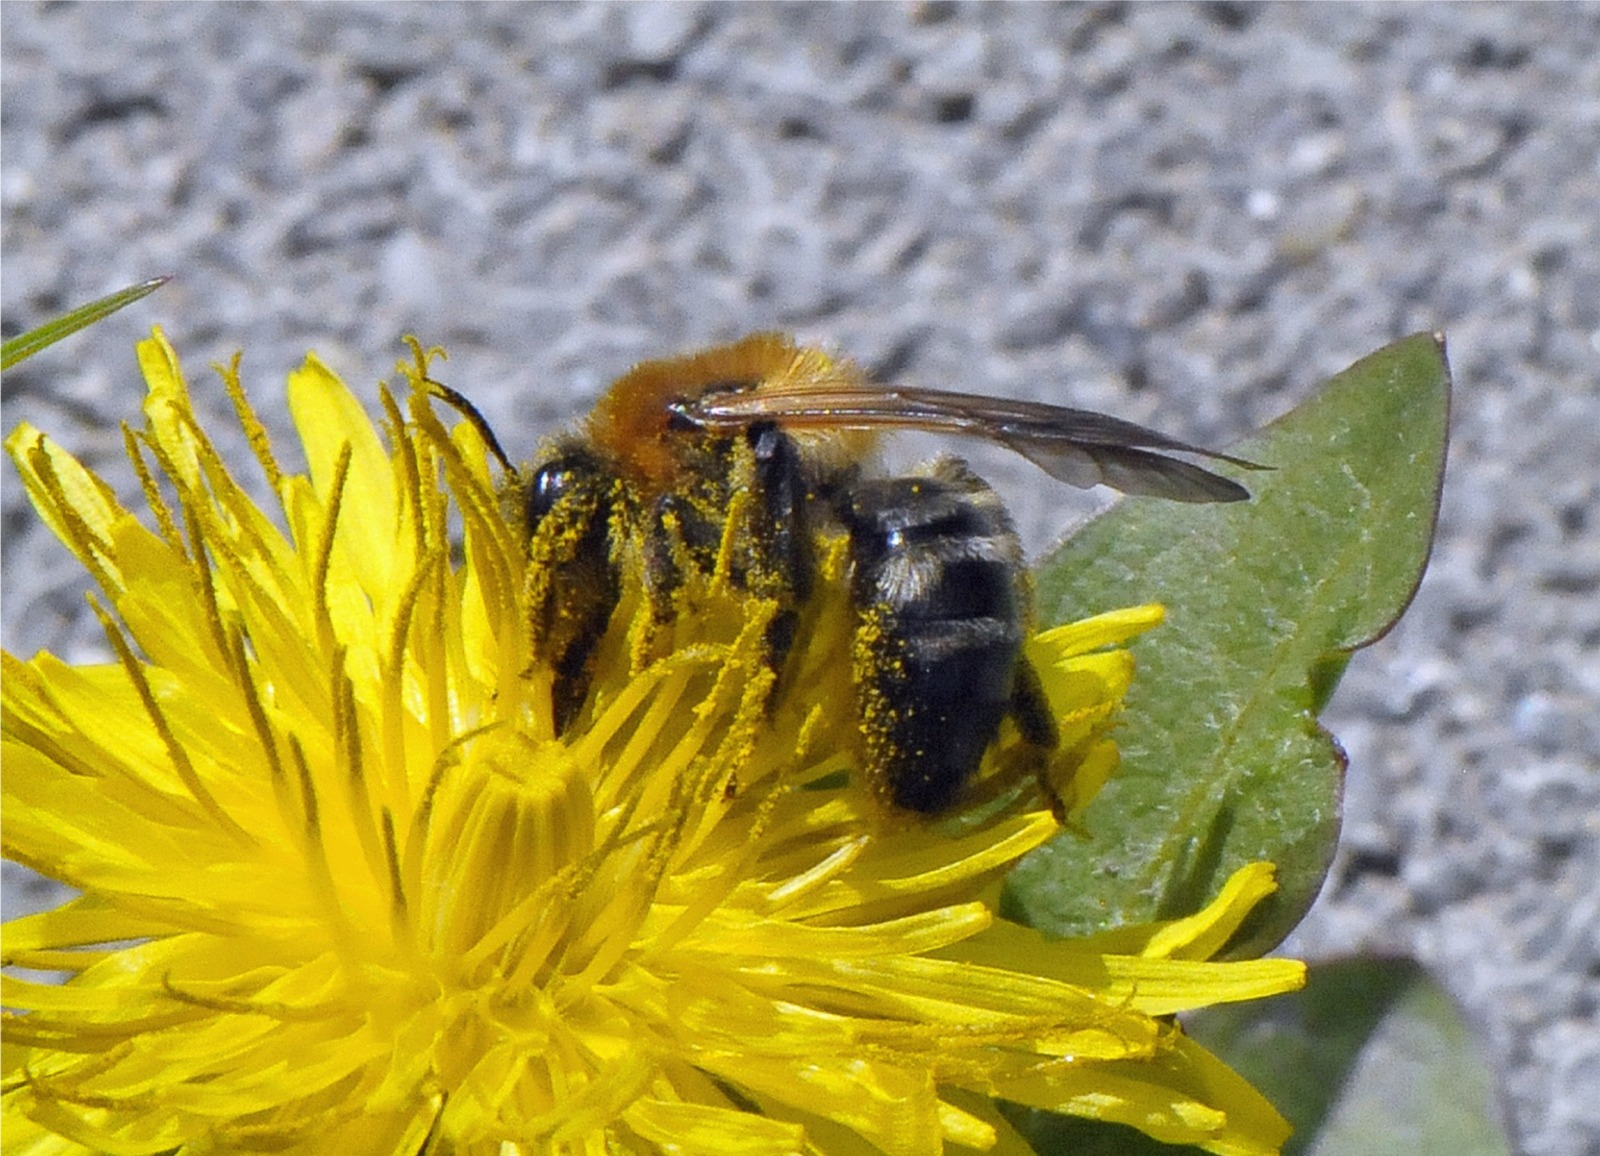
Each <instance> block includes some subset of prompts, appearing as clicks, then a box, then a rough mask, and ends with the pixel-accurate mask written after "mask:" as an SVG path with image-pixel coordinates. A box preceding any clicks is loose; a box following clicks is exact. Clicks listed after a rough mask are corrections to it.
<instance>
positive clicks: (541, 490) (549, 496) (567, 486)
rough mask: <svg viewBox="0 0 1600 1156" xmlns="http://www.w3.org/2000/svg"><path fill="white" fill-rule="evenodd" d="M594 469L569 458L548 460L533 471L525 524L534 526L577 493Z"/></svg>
mask: <svg viewBox="0 0 1600 1156" xmlns="http://www.w3.org/2000/svg"><path fill="white" fill-rule="evenodd" d="M594 473H595V471H594V467H593V466H592V465H590V464H589V463H587V462H584V461H580V460H576V459H573V458H569V457H560V458H556V459H554V460H553V461H548V462H546V463H545V464H544V465H542V466H540V467H539V468H538V469H537V470H536V471H534V475H533V479H532V480H531V481H530V482H529V483H528V522H529V524H531V525H537V524H538V522H539V520H540V519H541V518H543V517H545V516H546V515H548V514H549V513H550V512H551V511H552V510H554V509H555V508H556V506H557V505H558V504H560V502H561V501H562V500H563V499H565V498H569V497H571V496H573V495H574V494H577V493H579V492H580V491H581V490H582V489H583V487H584V485H585V483H586V482H588V481H589V479H590V478H592V477H593V476H594Z"/></svg>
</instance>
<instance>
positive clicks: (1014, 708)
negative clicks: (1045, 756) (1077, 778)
mask: <svg viewBox="0 0 1600 1156" xmlns="http://www.w3.org/2000/svg"><path fill="white" fill-rule="evenodd" d="M1011 721H1013V722H1014V723H1016V724H1017V730H1018V731H1020V732H1021V733H1022V737H1023V738H1024V739H1025V740H1026V741H1027V742H1028V743H1030V744H1031V745H1033V746H1036V747H1043V748H1044V749H1045V750H1047V751H1053V750H1055V749H1056V745H1057V744H1058V743H1060V741H1061V731H1060V730H1059V729H1058V728H1057V727H1056V718H1055V715H1053V714H1051V713H1050V700H1049V699H1048V698H1047V697H1045V693H1044V682H1043V681H1042V680H1041V679H1040V678H1039V672H1038V671H1037V670H1035V669H1034V666H1033V663H1031V662H1029V661H1028V660H1027V658H1026V657H1023V658H1020V659H1018V660H1017V678H1016V682H1015V683H1013V684H1012V687H1011Z"/></svg>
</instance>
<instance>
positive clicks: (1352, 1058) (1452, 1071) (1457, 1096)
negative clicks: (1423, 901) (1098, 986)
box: [1184, 960, 1511, 1156]
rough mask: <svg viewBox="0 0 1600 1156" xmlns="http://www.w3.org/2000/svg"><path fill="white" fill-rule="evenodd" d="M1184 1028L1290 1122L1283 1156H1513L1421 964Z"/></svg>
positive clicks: (1485, 1081)
mask: <svg viewBox="0 0 1600 1156" xmlns="http://www.w3.org/2000/svg"><path fill="white" fill-rule="evenodd" d="M1184 1018H1185V1026H1186V1028H1187V1029H1188V1031H1189V1033H1190V1034H1191V1035H1192V1036H1194V1038H1195V1039H1196V1040H1198V1041H1199V1042H1200V1043H1202V1044H1204V1045H1205V1046H1206V1047H1208V1048H1210V1049H1211V1050H1212V1051H1214V1052H1216V1053H1217V1054H1218V1055H1219V1056H1221V1057H1222V1058H1223V1059H1224V1060H1226V1061H1227V1063H1228V1065H1229V1066H1230V1067H1232V1068H1233V1069H1234V1070H1235V1071H1237V1072H1238V1073H1239V1074H1240V1075H1242V1076H1244V1077H1245V1078H1246V1079H1248V1080H1249V1081H1250V1082H1251V1083H1252V1084H1254V1085H1255V1086H1256V1087H1257V1088H1259V1089H1260V1090H1261V1091H1262V1092H1263V1093H1265V1094H1266V1096H1267V1097H1268V1099H1270V1100H1272V1102H1273V1103H1274V1104H1275V1105H1277V1107H1278V1110H1279V1111H1281V1112H1282V1113H1283V1114H1284V1115H1285V1116H1287V1117H1288V1118H1289V1121H1290V1123H1292V1124H1293V1125H1294V1135H1293V1137H1291V1138H1290V1141H1289V1143H1288V1144H1287V1145H1285V1146H1284V1149H1283V1150H1284V1153H1285V1156H1299V1154H1306V1156H1365V1154H1367V1153H1371V1152H1405V1153H1411V1154H1415V1156H1508V1154H1509V1153H1510V1151H1511V1145H1510V1143H1509V1142H1508V1141H1507V1139H1506V1136H1505V1134H1504V1132H1503V1131H1502V1130H1501V1128H1500V1126H1499V1124H1498V1123H1497V1122H1496V1119H1495V1115H1494V1101H1493V1095H1492V1089H1493V1087H1494V1083H1493V1077H1492V1075H1491V1073H1490V1071H1489V1068H1488V1065H1487V1064H1486V1063H1485V1062H1484V1059H1483V1057H1482V1055H1481V1054H1480V1052H1479V1050H1478V1048H1477V1045H1476V1042H1475V1041H1474V1040H1473V1038H1472V1035H1471V1033H1470V1032H1469V1031H1468V1029H1467V1026H1466V1024H1465V1023H1464V1022H1463V1021H1462V1018H1461V1015H1460V1012H1459V1011H1458V1010H1457V1009H1456V1007H1455V1005H1454V1004H1453V1003H1451V1002H1450V998H1449V997H1448V996H1447V995H1445V993H1444V992H1443V991H1441V990H1440V989H1439V987H1438V986H1437V985H1436V984H1434V983H1433V981H1432V980H1431V979H1429V978H1428V976H1427V974H1426V973H1424V972H1423V971H1422V970H1421V969H1420V968H1418V967H1417V966H1416V965H1415V964H1412V963H1409V962H1400V961H1388V960H1383V961H1370V960H1351V961H1347V962H1342V963H1335V964H1328V965H1325V966H1322V967H1317V968H1313V969H1312V971H1311V974H1310V979H1309V981H1308V983H1307V985H1306V987H1305V990H1303V991H1299V992H1295V993H1294V994H1293V995H1285V996H1277V997H1275V998H1273V999H1270V1000H1261V1001H1259V1002H1257V1003H1252V1004H1236V1005H1232V1006H1228V1007H1215V1008H1208V1009H1206V1010H1205V1011H1204V1012H1200V1013H1196V1014H1194V1015H1192V1016H1186V1017H1184Z"/></svg>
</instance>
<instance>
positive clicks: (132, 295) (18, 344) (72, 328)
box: [0, 275, 172, 369]
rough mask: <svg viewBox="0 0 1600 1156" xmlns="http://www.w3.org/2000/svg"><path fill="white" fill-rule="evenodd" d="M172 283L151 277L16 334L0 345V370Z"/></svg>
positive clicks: (165, 279) (168, 277)
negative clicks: (35, 327)
mask: <svg viewBox="0 0 1600 1156" xmlns="http://www.w3.org/2000/svg"><path fill="white" fill-rule="evenodd" d="M170 280H172V277H171V276H170V275H168V276H165V277H152V278H151V279H150V280H148V281H142V282H140V283H139V284H137V285H130V286H129V287H128V288H126V289H123V290H120V291H118V292H116V293H112V294H110V295H109V296H106V297H102V298H100V300H98V301H91V302H89V304H87V305H80V306H79V307H78V308H76V309H74V310H73V311H72V312H71V313H67V314H64V315H63V316H61V317H57V318H56V319H55V320H54V321H47V322H45V323H44V324H43V325H41V326H39V327H38V328H37V329H30V330H28V332H26V333H23V334H19V335H18V336H16V337H13V338H12V339H11V340H10V341H7V342H6V343H5V344H4V345H0V369H10V368H11V367H12V366H13V365H15V364H17V362H19V361H23V360H25V359H27V358H29V357H32V356H33V355H34V354H35V353H38V352H39V351H40V350H41V349H44V348H46V347H47V346H50V345H54V344H55V343H56V342H58V341H60V340H61V339H62V338H63V337H70V336H71V335H72V334H74V333H76V332H78V330H80V329H87V328H88V327H89V326H91V325H93V324H94V323H95V322H96V321H99V320H101V319H102V318H105V317H110V316H111V315H112V314H113V313H115V312H116V311H117V310H118V309H121V308H122V307H123V306H124V305H132V304H133V303H134V302H135V301H137V300H139V298H141V297H144V296H147V295H148V294H151V293H154V292H155V291H156V290H157V289H159V288H161V286H163V285H165V284H166V283H167V282H168V281H170Z"/></svg>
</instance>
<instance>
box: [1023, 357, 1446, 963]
mask: <svg viewBox="0 0 1600 1156" xmlns="http://www.w3.org/2000/svg"><path fill="white" fill-rule="evenodd" d="M1449 399H1450V374H1449V368H1448V366H1447V364H1446V362H1445V358H1444V346H1443V341H1442V339H1440V338H1438V337H1435V336H1432V335H1429V334H1419V335H1416V336H1413V337H1409V338H1406V339H1405V340H1403V341H1400V342H1397V343H1396V344H1394V345H1391V346H1388V347H1387V348H1385V349H1382V350H1379V351H1378V352H1377V353H1375V354H1373V355H1372V356H1370V357H1367V358H1365V359H1364V360H1362V361H1360V362H1357V363H1356V364H1355V365H1354V366H1352V367H1351V368H1349V369H1347V370H1346V371H1345V372H1343V373H1341V374H1339V375H1338V376H1337V377H1335V378H1333V379H1332V380H1331V381H1329V382H1328V383H1327V384H1326V385H1325V386H1324V387H1323V388H1322V389H1321V390H1320V391H1319V392H1318V393H1317V394H1316V395H1315V396H1313V397H1312V398H1311V399H1310V400H1309V401H1307V402H1305V403H1304V404H1303V405H1301V406H1299V407H1298V408H1297V409H1295V410H1294V411H1292V412H1291V413H1289V414H1287V415H1285V416H1284V417H1283V418H1281V419H1279V420H1278V421H1276V422H1274V423H1273V424H1272V425H1271V426H1269V427H1268V428H1267V429H1266V430H1264V431H1262V432H1261V433H1260V434H1259V435H1257V436H1256V437H1254V438H1252V439H1250V440H1249V441H1247V442H1246V443H1245V444H1244V445H1242V446H1239V447H1238V448H1237V450H1236V451H1234V452H1237V453H1238V454H1240V455H1241V456H1243V457H1246V458H1248V459H1251V460H1254V461H1257V462H1261V463H1263V464H1265V465H1267V466H1269V467H1271V471H1270V472H1260V473H1252V474H1249V475H1248V476H1247V477H1244V478H1242V480H1243V481H1245V482H1246V484H1248V485H1249V486H1250V488H1251V490H1252V492H1253V495H1254V497H1253V499H1252V500H1251V501H1249V502H1238V503H1232V504H1228V505H1211V506H1193V505H1183V504H1180V503H1174V502H1166V503H1163V502H1159V501H1153V500H1149V499H1135V498H1129V499H1126V500H1124V501H1123V502H1121V503H1120V504H1119V505H1118V506H1117V507H1116V508H1115V509H1113V510H1111V511H1110V512H1109V513H1107V514H1106V515H1105V516H1103V517H1101V518H1099V519H1097V520H1096V521H1094V522H1093V523H1091V524H1090V525H1089V526H1088V527H1086V528H1085V529H1084V530H1083V531H1082V532H1081V533H1079V534H1078V535H1076V536H1075V537H1074V538H1072V540H1071V541H1069V542H1068V543H1066V545H1065V546H1064V547H1063V548H1062V549H1061V550H1060V551H1059V552H1058V553H1057V554H1056V555H1055V556H1054V557H1053V558H1052V559H1050V560H1049V561H1048V562H1046V563H1045V565H1044V566H1043V568H1042V569H1041V572H1040V574H1039V580H1038V590H1039V595H1038V605H1039V616H1040V621H1041V623H1042V624H1050V623H1057V622H1066V621H1070V620H1073V619H1077V618H1082V617H1085V616H1087V615H1089V614H1093V613H1096V612H1099V611H1103V610H1108V609H1111V608H1113V607H1118V606H1128V605H1133V604H1137V603H1143V602H1161V603H1164V604H1165V605H1166V607H1167V621H1166V623H1165V624H1164V625H1163V626H1162V627H1161V628H1160V629H1158V630H1155V631H1152V632H1151V633H1150V634H1148V635H1146V636H1144V637H1143V638H1141V639H1140V640H1139V641H1138V642H1137V643H1136V644H1135V645H1134V646H1133V651H1134V654H1135V656H1136V658H1137V661H1138V673H1137V674H1136V675H1135V678H1134V682H1133V688H1132V690H1131V691H1130V693H1129V695H1128V705H1127V711H1126V713H1125V715H1124V718H1123V724H1122V726H1121V727H1120V729H1119V730H1118V732H1117V742H1118V745H1119V746H1120V747H1121V750H1122V767H1121V769H1120V770H1119V771H1118V773H1117V775H1116V776H1115V777H1114V778H1113V779H1112V781H1111V782H1110V783H1109V784H1107V786H1106V788H1105V790H1104V791H1102V793H1101V795H1100V797H1099V798H1097V799H1096V800H1095V802H1094V803H1093V804H1092V805H1091V806H1090V808H1089V809H1088V811H1087V812H1086V813H1085V815H1084V817H1083V822H1082V826H1083V828H1084V830H1085V831H1086V832H1087V837H1081V836H1074V835H1064V836H1062V837H1060V838H1058V839H1056V840H1055V841H1054V842H1053V843H1051V844H1049V845H1048V846H1046V847H1044V848H1041V849H1040V850H1039V851H1037V852H1035V853H1034V854H1033V855H1032V856H1030V857H1029V858H1028V859H1027V860H1025V861H1024V862H1023V863H1022V864H1021V865H1020V866H1019V867H1018V869H1017V870H1016V871H1015V872H1014V873H1013V874H1012V877H1011V880H1010V885H1009V887H1008V890H1007V897H1006V910H1007V913H1008V914H1010V915H1011V916H1012V917H1014V918H1020V919H1022V920H1024V921H1026V922H1029V923H1032V924H1034V925H1035V926H1037V927H1040V928H1042V929H1044V930H1047V931H1051V932H1054V933H1057V934H1062V935H1073V934H1083V933H1086V932H1091V931H1097V930H1102V929H1105V928H1107V927H1116V926H1121V925H1124V924H1128V923H1138V922H1144V921H1147V920H1151V919H1162V918H1171V917H1174V916H1178V915H1184V914H1188V913H1190V912H1193V911H1195V910H1197V909H1198V908H1200V907H1201V906H1202V905H1204V904H1205V903H1206V902H1207V901H1208V900H1209V899H1211V898H1212V897H1214V896H1215V895H1216V893H1217V891H1218V889H1219V888H1220V887H1221V885H1222V883H1223V881H1224V880H1225V879H1226V878H1227V876H1228V875H1230V874H1231V873H1232V872H1233V871H1234V870H1235V869H1237V868H1238V867H1240V866H1242V865H1244V864H1245V863H1248V862H1252V861H1255V860H1261V859H1270V860H1272V861H1273V862H1274V863H1276V864H1277V865H1278V871H1279V883H1280V890H1279V892H1278V893H1277V894H1276V895H1274V896H1273V897H1272V898H1271V899H1270V900H1268V901H1267V902H1266V903H1264V904H1262V905H1261V907H1260V908H1258V909H1257V911H1256V912H1255V913H1254V914H1253V915H1252V917H1251V920H1250V922H1249V923H1248V924H1247V925H1246V927H1245V928H1244V929H1242V930H1241V932H1240V935H1239V937H1237V939H1236V940H1235V942H1234V943H1233V944H1231V945H1230V949H1229V950H1230V954H1236V955H1241V956H1248V955H1259V954H1260V953H1261V952H1262V951H1265V950H1267V949H1269V948H1271V947H1272V946H1273V945H1275V944H1276V943H1278V942H1279V941H1280V940H1281V939H1282V938H1283V936H1284V935H1285V934H1287V932H1288V931H1289V929H1290V928H1292V927H1293V926H1294V924H1295V923H1296V922H1298V921H1299V919H1300V917H1301V915H1303V914H1304V912H1305V909H1306V908H1307V907H1308V906H1309V905H1310V903H1311V900H1312V899H1313V898H1315V896H1316V893H1317V891H1318V889H1319V888H1320V887H1321V885H1322V879H1323V877H1324V875H1325V874H1326V873H1327V867H1328V863H1329V861H1330V859H1331V857H1332V854H1333V848H1334V843H1335V840H1336V839H1337V836H1338V830H1339V808H1340V797H1341V792H1342V787H1343V776H1344V766H1345V763H1344V756H1343V753H1342V752H1341V751H1340V750H1339V748H1338V745H1337V744H1336V743H1335V742H1334V741H1333V740H1332V738H1331V736H1329V735H1328V734H1327V732H1325V731H1324V730H1322V729H1321V727H1320V726H1319V725H1318V724H1317V721H1316V715H1317V712H1318V711H1319V710H1320V709H1321V708H1322V707H1323V705H1324V704H1325V703H1326V702H1327V700H1328V696H1329V695H1330V694H1331V693H1332V691H1333V688H1334V686H1335V685H1337V683H1338V679H1339V676H1340V675H1341V674H1342V672H1343V669H1344V663H1345V662H1346V661H1347V659H1348V656H1349V653H1350V652H1351V651H1352V650H1354V649H1356V648H1358V647H1361V646H1365V645H1367V644H1368V643H1370V642H1372V641H1374V640H1375V639H1377V638H1378V637H1380V636H1381V635H1383V634H1384V633H1385V632H1386V631H1387V630H1388V629H1389V628H1390V627H1391V626H1392V625H1393V624H1394V622H1395V620H1396V619H1397V618H1398V617H1399V616H1400V614H1401V612H1402V611H1403V610H1404V609H1405V607H1406V605H1407V603H1409V602H1410V600H1411V596H1412V594H1413V593H1415V591H1416V587H1417V583H1418V582H1419V581H1420V579H1421V576H1422V570H1423V567H1424V566H1425V565H1426V563H1427V558H1428V551H1429V548H1430V547H1431V545H1432V540H1433V527H1434V522H1435V518H1436V516H1437V513H1438V503H1439V486H1440V484H1441V480H1442V476H1443V468H1444V455H1445V444H1446V427H1447V423H1448V417H1449Z"/></svg>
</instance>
